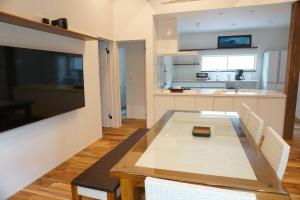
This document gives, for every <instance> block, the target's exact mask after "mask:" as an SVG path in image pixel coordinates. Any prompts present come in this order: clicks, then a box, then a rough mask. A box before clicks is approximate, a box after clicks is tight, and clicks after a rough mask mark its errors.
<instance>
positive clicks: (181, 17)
mask: <svg viewBox="0 0 300 200" xmlns="http://www.w3.org/2000/svg"><path fill="white" fill-rule="evenodd" d="M290 15H291V3H283V4H272V5H264V6H254V7H253V6H251V7H241V8H230V9H219V10H207V11H199V12H193V13H181V14H178V15H177V19H178V21H177V31H178V32H179V33H196V32H216V31H236V30H246V29H260V28H274V27H288V26H289V24H290Z"/></svg>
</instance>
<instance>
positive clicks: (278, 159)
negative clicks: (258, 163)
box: [261, 127, 290, 179]
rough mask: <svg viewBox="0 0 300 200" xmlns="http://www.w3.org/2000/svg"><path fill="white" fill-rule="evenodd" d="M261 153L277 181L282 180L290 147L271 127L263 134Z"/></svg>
mask: <svg viewBox="0 0 300 200" xmlns="http://www.w3.org/2000/svg"><path fill="white" fill-rule="evenodd" d="M261 151H262V152H263V154H264V156H265V157H266V159H267V160H268V162H269V163H270V165H271V166H272V168H273V169H274V171H275V172H276V174H277V176H278V178H279V179H282V178H283V176H284V173H285V169H286V166H287V163H288V159H289V153H290V146H289V145H288V144H287V143H286V142H285V141H284V140H283V139H282V138H281V137H280V136H279V134H278V133H276V132H275V131H274V130H273V129H272V128H271V127H268V128H267V129H266V132H265V139H264V142H263V144H262V146H261Z"/></svg>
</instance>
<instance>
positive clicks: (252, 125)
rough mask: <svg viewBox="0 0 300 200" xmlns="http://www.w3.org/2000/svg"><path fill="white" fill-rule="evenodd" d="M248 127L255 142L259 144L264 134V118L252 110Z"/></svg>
mask: <svg viewBox="0 0 300 200" xmlns="http://www.w3.org/2000/svg"><path fill="white" fill-rule="evenodd" d="M246 127H247V130H248V132H249V133H250V135H251V136H252V138H253V140H254V142H255V144H257V145H258V144H259V143H260V140H261V138H262V135H263V130H264V120H262V119H261V118H260V117H259V116H257V115H256V114H255V113H254V112H250V114H249V117H248V120H247V125H246Z"/></svg>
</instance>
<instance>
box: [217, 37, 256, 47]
mask: <svg viewBox="0 0 300 200" xmlns="http://www.w3.org/2000/svg"><path fill="white" fill-rule="evenodd" d="M251 45H252V36H251V35H233V36H219V37H218V48H219V49H226V48H247V47H251Z"/></svg>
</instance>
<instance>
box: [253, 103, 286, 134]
mask: <svg viewBox="0 0 300 200" xmlns="http://www.w3.org/2000/svg"><path fill="white" fill-rule="evenodd" d="M258 115H259V116H260V117H261V118H262V119H263V120H264V121H265V127H267V126H270V127H272V128H273V129H274V130H275V131H276V132H277V133H278V134H279V135H281V136H282V135H283V121H284V115H285V98H259V102H258Z"/></svg>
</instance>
